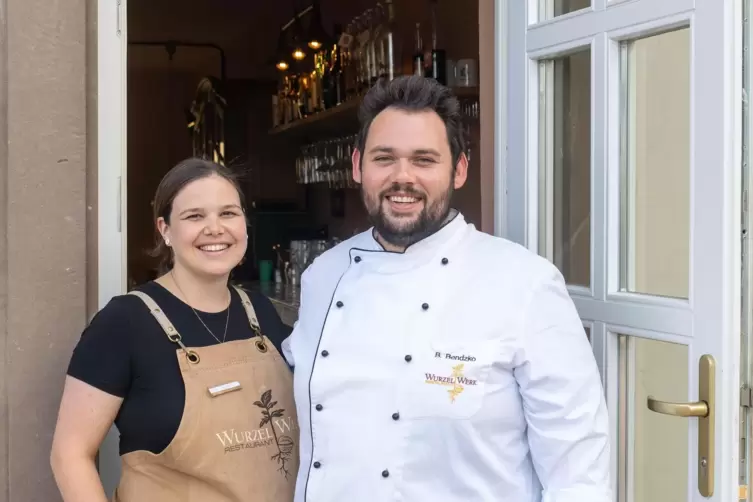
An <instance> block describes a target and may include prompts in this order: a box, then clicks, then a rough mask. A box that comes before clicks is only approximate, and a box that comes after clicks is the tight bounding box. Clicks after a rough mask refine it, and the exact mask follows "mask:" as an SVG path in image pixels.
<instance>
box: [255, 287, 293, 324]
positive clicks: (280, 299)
mask: <svg viewBox="0 0 753 502" xmlns="http://www.w3.org/2000/svg"><path fill="white" fill-rule="evenodd" d="M241 286H242V287H243V288H245V289H247V290H249V291H255V292H258V293H261V294H263V295H264V296H266V297H267V298H269V299H270V300H271V301H272V305H274V307H275V309H277V313H278V314H280V317H281V318H282V322H284V323H285V324H287V325H288V326H291V327H292V326H293V325H294V324H295V321H296V320H297V319H298V307H299V305H300V299H301V288H300V287H299V286H298V285H297V284H278V283H274V282H248V283H243V284H241Z"/></svg>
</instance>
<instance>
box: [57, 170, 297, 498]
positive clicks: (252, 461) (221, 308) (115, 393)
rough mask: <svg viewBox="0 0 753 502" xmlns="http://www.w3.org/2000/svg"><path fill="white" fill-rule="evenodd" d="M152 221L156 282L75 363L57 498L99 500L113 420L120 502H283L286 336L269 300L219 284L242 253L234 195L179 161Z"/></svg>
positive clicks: (60, 444)
mask: <svg viewBox="0 0 753 502" xmlns="http://www.w3.org/2000/svg"><path fill="white" fill-rule="evenodd" d="M154 218H155V221H156V226H157V231H158V233H157V246H156V250H155V253H156V254H157V255H158V256H159V257H160V258H161V263H162V270H161V272H162V275H161V276H160V277H159V278H158V279H156V280H155V281H153V282H149V283H146V284H144V285H142V286H140V287H138V288H136V289H135V290H134V291H132V292H130V293H129V294H127V295H123V296H118V297H116V298H113V299H112V301H110V303H108V305H107V306H106V307H105V308H104V309H102V311H100V312H99V313H98V314H97V315H96V316H95V318H94V319H93V320H92V322H91V324H90V325H89V326H88V327H87V328H86V330H85V331H84V333H83V335H82V337H81V340H80V341H79V343H78V346H77V347H76V349H75V351H74V353H73V357H72V359H71V363H70V367H69V370H68V376H67V377H66V382H65V390H64V392H63V398H62V403H61V406H60V413H59V418H58V424H57V428H56V431H55V437H54V440H53V447H52V455H51V461H52V467H53V471H54V474H55V478H56V480H57V483H58V486H59V488H60V492H61V494H62V496H63V499H64V500H65V502H105V501H106V500H107V499H106V495H105V492H104V490H103V488H102V485H101V483H100V481H99V476H98V474H97V470H96V467H95V456H96V454H97V451H98V449H99V447H100V444H101V443H102V440H103V438H104V437H105V435H106V433H107V432H108V430H109V429H110V427H111V425H112V424H113V423H115V425H117V427H118V430H119V432H120V453H121V456H122V465H123V471H122V476H121V481H120V485H119V486H118V489H117V491H116V493H115V498H114V500H115V501H116V502H148V501H159V502H190V501H202V502H241V501H246V502H267V501H269V502H272V501H274V502H289V501H292V500H293V484H294V480H295V475H296V472H297V469H298V428H297V420H296V416H295V407H294V404H293V394H292V375H291V371H290V369H289V368H288V366H287V365H286V364H285V362H284V360H283V359H282V357H281V356H280V352H279V351H278V347H279V345H280V343H281V342H282V339H283V338H284V337H285V336H286V335H287V333H288V331H289V330H287V329H286V328H285V326H284V325H283V324H282V321H281V320H280V318H279V316H278V315H277V312H276V311H275V309H274V307H273V306H272V304H271V303H270V301H269V300H268V299H266V298H264V297H262V296H258V295H252V297H251V300H250V301H249V297H248V295H247V293H245V292H244V291H243V290H241V289H237V288H235V287H230V286H229V285H228V278H229V275H230V272H231V270H232V269H233V268H234V267H235V266H236V265H238V263H239V262H240V261H241V259H242V258H243V256H244V254H245V252H246V247H247V239H248V234H247V223H246V218H245V214H244V212H243V194H242V192H241V190H240V189H239V186H238V184H237V182H236V181H235V180H234V178H233V177H232V175H231V173H230V172H229V171H227V170H226V169H225V168H223V167H221V166H218V165H216V164H213V163H211V162H208V161H204V160H200V159H189V160H187V161H184V162H182V163H181V164H179V165H177V166H175V167H174V168H173V169H172V170H171V171H170V172H169V173H167V175H166V176H165V177H164V178H163V180H162V182H161V183H160V185H159V187H158V188H157V193H156V196H155V199H154ZM262 333H263V334H262Z"/></svg>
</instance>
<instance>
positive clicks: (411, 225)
mask: <svg viewBox="0 0 753 502" xmlns="http://www.w3.org/2000/svg"><path fill="white" fill-rule="evenodd" d="M453 182H454V180H452V179H451V180H450V183H449V186H448V187H447V190H445V191H444V193H442V194H441V195H440V196H439V197H438V198H437V199H436V200H434V201H432V202H431V203H430V202H429V200H428V198H427V196H426V194H425V193H424V192H421V191H419V190H417V189H416V188H415V187H414V185H413V184H412V183H393V184H392V186H390V187H389V188H386V189H384V190H382V191H381V192H380V193H379V194H378V195H377V196H376V197H374V196H372V195H370V194H367V193H366V191H365V190H364V188H363V185H361V200H362V201H363V205H364V207H365V208H366V213H367V214H368V216H369V221H370V223H371V224H372V225H373V226H374V229H375V230H376V232H377V233H378V234H379V236H380V237H381V238H382V239H383V240H384V241H385V242H387V243H388V244H390V245H392V246H395V247H399V248H407V247H408V246H410V245H411V244H414V243H416V242H418V241H420V240H422V239H425V238H426V237H428V236H430V235H431V234H433V233H435V232H436V231H437V230H439V229H440V228H442V225H444V223H445V220H446V219H447V216H448V215H449V213H450V201H451V199H452V194H453V192H454V186H453ZM394 192H399V193H403V194H406V195H412V196H414V197H417V198H419V199H420V200H422V201H423V202H424V207H423V209H421V212H420V213H419V214H418V217H417V218H415V219H412V220H407V218H405V219H403V218H389V217H388V216H387V214H386V209H385V206H384V204H383V202H385V201H386V199H385V194H387V193H394ZM395 220H397V222H396V221H395ZM402 220H407V221H402Z"/></svg>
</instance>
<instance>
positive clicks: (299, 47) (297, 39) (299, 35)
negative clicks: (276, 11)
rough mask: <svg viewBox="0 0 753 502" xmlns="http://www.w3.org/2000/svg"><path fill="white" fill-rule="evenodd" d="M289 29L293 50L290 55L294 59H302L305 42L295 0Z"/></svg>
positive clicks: (304, 55) (304, 54)
mask: <svg viewBox="0 0 753 502" xmlns="http://www.w3.org/2000/svg"><path fill="white" fill-rule="evenodd" d="M290 29H291V30H292V32H293V36H292V44H291V46H292V49H293V51H292V52H291V55H292V56H293V59H295V60H296V61H302V60H303V59H304V58H305V57H306V51H305V50H304V47H305V42H304V37H303V28H302V27H301V19H300V18H299V17H298V10H297V9H296V5H295V0H293V25H292V26H291V27H290Z"/></svg>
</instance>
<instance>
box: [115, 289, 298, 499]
mask: <svg viewBox="0 0 753 502" xmlns="http://www.w3.org/2000/svg"><path fill="white" fill-rule="evenodd" d="M236 291H238V294H239V295H240V297H241V301H242V303H243V307H244V309H245V310H246V314H247V315H248V319H249V323H250V324H251V328H252V329H253V331H254V332H255V333H256V336H254V337H253V338H251V339H249V340H236V341H231V342H225V343H222V344H219V345H212V346H209V347H196V348H188V347H186V346H185V345H184V344H183V342H182V341H181V337H180V334H179V333H178V332H177V330H176V329H175V327H174V326H173V325H172V323H171V322H170V321H169V320H168V319H167V316H165V314H164V312H162V310H161V309H160V308H159V306H158V305H157V304H156V303H155V302H154V300H153V299H152V298H150V297H149V296H148V295H145V294H144V293H141V292H138V291H132V292H131V293H129V294H134V295H136V296H138V297H140V298H141V299H142V300H143V301H144V303H145V304H146V305H147V307H149V310H150V312H151V313H152V315H153V316H154V317H155V318H156V319H157V321H158V322H159V323H160V325H161V326H162V329H163V330H164V331H165V333H166V334H167V336H168V338H169V339H170V341H172V342H174V343H176V344H177V345H178V346H179V348H178V349H177V351H176V352H177V357H178V362H179V364H180V372H181V375H182V377H183V382H184V384H185V388H186V402H185V407H184V410H183V417H182V419H181V422H180V426H179V427H178V431H177V433H176V434H175V437H174V438H173V440H172V442H171V443H170V444H169V446H168V447H167V448H166V449H165V450H164V451H163V452H161V453H159V454H154V453H151V452H148V451H134V452H130V453H127V454H125V455H123V457H122V464H123V470H122V475H121V481H120V485H119V486H118V489H117V491H116V493H115V496H114V499H113V502H153V501H154V502H290V501H292V500H293V490H294V487H295V478H296V474H297V472H298V463H299V458H298V422H297V416H296V413H295V403H294V401H293V378H292V373H291V371H290V369H289V368H288V366H287V364H286V363H285V361H284V359H283V358H282V356H281V355H280V353H279V352H278V351H277V349H276V348H275V347H274V345H273V344H272V343H271V342H270V341H269V340H268V339H267V338H266V337H264V336H263V335H262V334H261V332H260V329H259V322H258V320H257V319H256V314H255V312H254V309H253V306H252V305H251V300H250V299H249V298H248V295H247V294H246V293H245V291H243V290H241V289H239V288H236Z"/></svg>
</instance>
